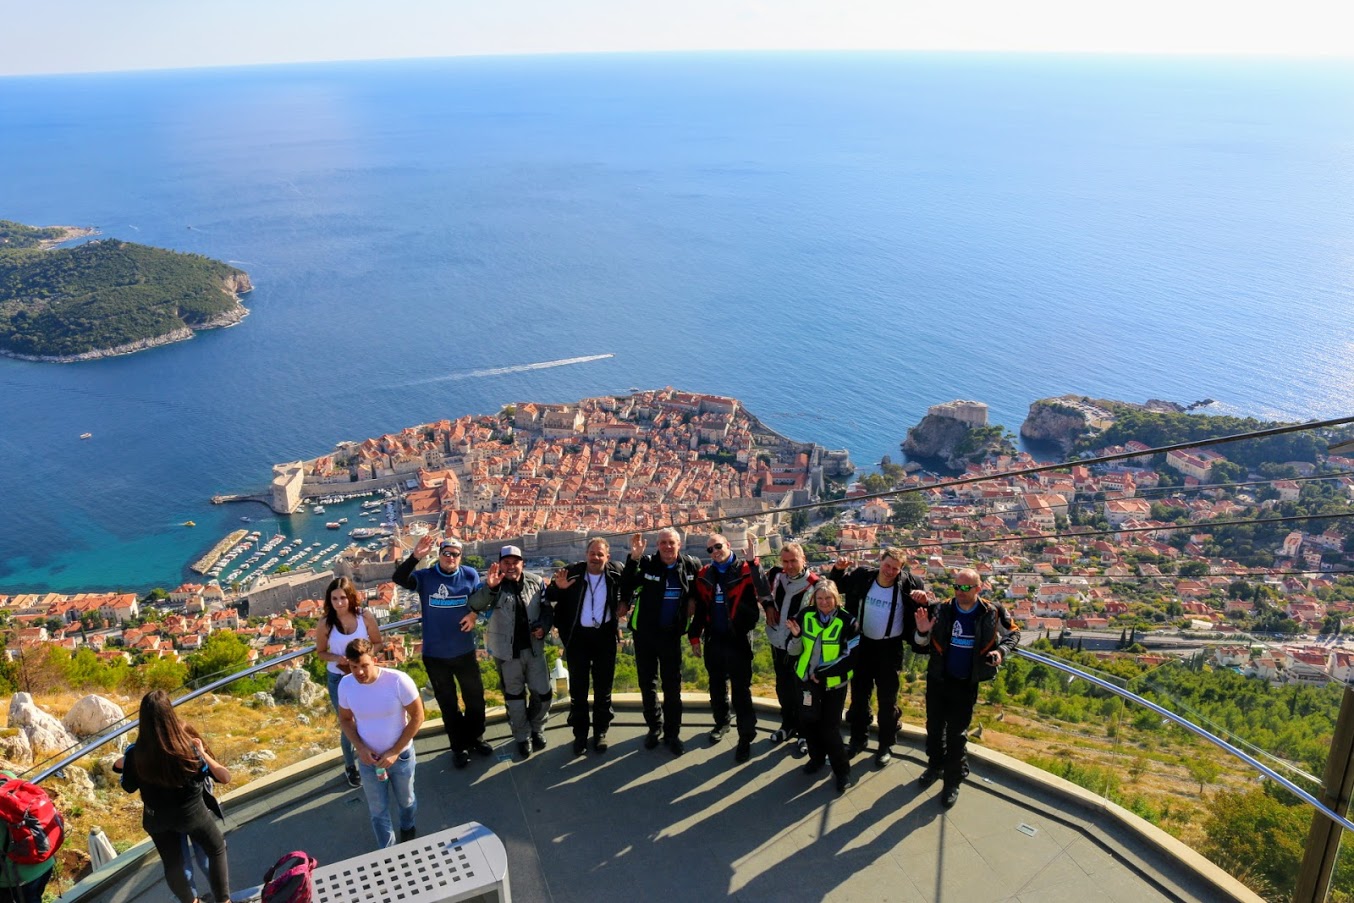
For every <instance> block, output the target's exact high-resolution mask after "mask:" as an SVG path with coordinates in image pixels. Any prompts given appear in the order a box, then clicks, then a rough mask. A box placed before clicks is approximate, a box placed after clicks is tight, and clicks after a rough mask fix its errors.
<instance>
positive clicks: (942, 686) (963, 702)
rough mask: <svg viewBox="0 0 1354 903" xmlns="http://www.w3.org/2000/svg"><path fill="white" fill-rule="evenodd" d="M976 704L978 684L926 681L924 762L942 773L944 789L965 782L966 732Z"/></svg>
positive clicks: (942, 680)
mask: <svg viewBox="0 0 1354 903" xmlns="http://www.w3.org/2000/svg"><path fill="white" fill-rule="evenodd" d="M977 702H978V684H977V683H975V682H973V681H971V680H956V679H955V678H953V677H939V678H937V677H927V679H926V761H927V764H928V765H930V767H932V768H935V769H939V770H940V771H942V772H943V774H944V777H945V786H946V787H953V786H955V785H956V784H958V783H959V782H960V781H962V780H963V779H964V766H965V765H966V764H967V763H968V757H967V755H966V753H967V750H968V728H969V725H970V724H972V723H973V706H974V705H975V704H976V703H977Z"/></svg>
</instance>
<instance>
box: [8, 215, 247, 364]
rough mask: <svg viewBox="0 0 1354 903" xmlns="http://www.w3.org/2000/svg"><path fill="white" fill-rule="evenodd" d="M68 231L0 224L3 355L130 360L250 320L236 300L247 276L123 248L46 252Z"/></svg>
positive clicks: (201, 260)
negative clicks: (128, 357) (126, 356)
mask: <svg viewBox="0 0 1354 903" xmlns="http://www.w3.org/2000/svg"><path fill="white" fill-rule="evenodd" d="M54 229H55V231H56V232H60V233H61V234H53V232H54ZM71 231H72V230H62V229H60V227H54V228H53V229H33V228H30V227H25V226H20V225H19V224H17V223H10V222H6V221H0V353H4V354H7V355H9V356H12V357H23V358H27V359H32V360H51V361H73V360H86V359H91V358H96V357H104V356H107V355H111V354H126V353H129V352H132V351H139V350H142V349H144V348H150V347H154V346H156V345H162V344H166V343H168V342H174V341H180V340H182V339H186V338H191V337H192V334H193V331H194V330H198V329H211V328H213V327H219V326H229V325H232V324H234V323H238V322H239V321H240V320H241V319H243V318H244V316H245V315H246V314H247V313H248V311H247V310H246V309H245V308H244V306H243V305H242V304H240V301H239V297H238V296H239V294H241V293H244V292H248V291H249V290H250V289H252V288H253V286H252V285H251V284H250V282H249V276H248V275H247V274H246V273H244V272H243V271H242V270H238V269H235V268H234V267H232V266H228V265H226V264H224V263H221V262H220V261H216V260H212V259H210V258H207V257H203V256H201V255H198V254H180V253H178V252H175V251H166V250H163V249H161V248H152V247H148V246H146V245H138V244H133V243H131V242H124V241H119V240H117V239H106V240H103V241H92V242H89V243H87V244H83V245H79V246H77V247H74V248H57V249H53V250H45V248H47V247H49V246H50V244H51V243H53V242H57V241H61V240H65V239H66V238H69V237H71ZM75 234H76V235H79V234H88V233H80V232H78V231H77V232H75Z"/></svg>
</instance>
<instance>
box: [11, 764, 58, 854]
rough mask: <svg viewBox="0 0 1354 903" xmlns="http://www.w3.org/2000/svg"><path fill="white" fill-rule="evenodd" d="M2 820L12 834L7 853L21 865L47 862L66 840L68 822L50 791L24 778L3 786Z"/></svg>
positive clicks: (14, 779) (13, 779) (13, 780)
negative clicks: (53, 800)
mask: <svg viewBox="0 0 1354 903" xmlns="http://www.w3.org/2000/svg"><path fill="white" fill-rule="evenodd" d="M0 823H3V825H4V828H5V830H6V831H7V832H8V835H9V836H8V838H7V840H8V843H7V844H6V849H7V850H8V852H7V853H6V856H7V857H8V858H9V860H10V861H11V862H17V863H20V864H21V865H33V864H36V863H39V862H46V861H47V860H48V859H51V858H52V855H53V854H54V853H56V851H57V850H58V849H60V847H61V842H62V841H63V840H65V839H66V822H65V821H64V820H63V819H62V818H61V813H59V812H57V811H56V806H55V805H54V804H53V803H52V798H51V797H50V796H48V795H47V791H45V790H43V789H42V788H41V787H39V786H38V785H37V784H30V783H29V782H28V781H25V780H23V779H22V778H8V779H6V780H5V783H4V785H3V786H0Z"/></svg>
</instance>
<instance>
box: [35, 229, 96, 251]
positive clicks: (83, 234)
mask: <svg viewBox="0 0 1354 903" xmlns="http://www.w3.org/2000/svg"><path fill="white" fill-rule="evenodd" d="M48 228H51V229H60V230H61V237H60V238H46V239H43V240H41V241H39V242H38V247H40V248H42V250H44V251H50V250H51V249H52V248H55V247H57V246H58V245H64V244H65V243H66V242H69V241H75V240H76V239H77V238H89V237H90V236H91V235H98V234H99V230H98V229H96V228H94V227H93V226H49V227H48Z"/></svg>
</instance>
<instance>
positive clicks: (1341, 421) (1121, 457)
mask: <svg viewBox="0 0 1354 903" xmlns="http://www.w3.org/2000/svg"><path fill="white" fill-rule="evenodd" d="M1350 423H1354V416H1350V417H1336V418H1333V419H1330V420H1309V421H1307V422H1305V423H1288V424H1284V425H1282V426H1274V427H1269V428H1267V429H1263V430H1252V431H1250V432H1246V433H1233V434H1231V435H1228V436H1217V437H1214V438H1211V439H1193V440H1190V441H1189V442H1177V443H1175V444H1174V445H1159V446H1156V447H1155V448H1145V449H1142V450H1141V451H1132V452H1115V453H1114V454H1110V455H1099V456H1097V457H1093V458H1078V459H1077V460H1075V461H1059V462H1056V463H1051V464H1033V465H1030V466H1029V467H1019V468H1016V469H1015V470H1003V471H999V472H997V473H984V474H974V475H972V476H964V477H954V478H952V479H949V480H941V481H939V482H936V483H928V484H926V485H924V486H907V487H904V488H902V489H886V490H884V491H882V492H871V493H866V494H864V495H858V496H854V497H852V498H850V499H830V500H828V501H823V502H807V503H805V504H803V505H788V506H786V507H784V508H775V509H772V510H770V511H761V512H756V514H772V513H774V514H787V513H793V512H795V511H810V510H814V509H817V508H826V507H831V506H833V505H839V504H846V503H851V502H868V501H870V500H871V499H883V498H892V497H894V496H898V495H908V494H911V493H914V492H925V491H928V490H931V489H949V488H950V487H953V486H968V485H970V484H972V483H985V482H988V481H989V480H999V479H1003V478H1005V477H1023V476H1029V475H1030V474H1036V473H1048V472H1049V471H1054V470H1063V469H1065V468H1068V467H1077V466H1086V467H1090V466H1092V465H1094V464H1109V463H1111V462H1113V461H1126V460H1128V459H1129V458H1141V457H1145V456H1147V455H1162V454H1166V453H1168V452H1173V451H1186V450H1188V449H1191V448H1202V447H1204V446H1206V445H1222V444H1225V443H1229V442H1241V441H1244V440H1246V439H1268V438H1270V437H1272V436H1283V435H1287V434H1289V433H1301V432H1306V431H1308V430H1321V429H1330V428H1331V427H1337V426H1345V425H1346V424H1350ZM754 516H755V515H754ZM747 517H748V515H746V514H731V515H727V516H724V517H707V518H701V519H699V520H689V521H682V522H679V523H675V524H670V525H669V526H671V527H673V528H674V529H687V528H689V527H700V526H704V525H705V524H721V523H724V522H725V521H731V520H744V519H746V518H747ZM635 532H636V531H634V530H626V531H622V532H619V533H599V534H598V536H599V537H605V538H607V539H613V538H616V537H621V536H630V535H632V534H633V533H635ZM639 532H645V533H647V532H651V531H648V530H644V531H639Z"/></svg>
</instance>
